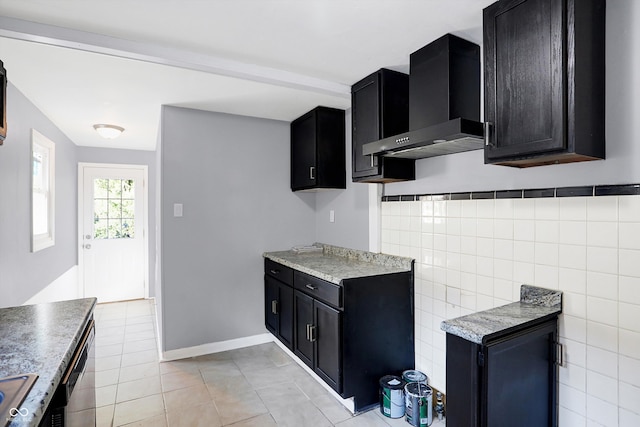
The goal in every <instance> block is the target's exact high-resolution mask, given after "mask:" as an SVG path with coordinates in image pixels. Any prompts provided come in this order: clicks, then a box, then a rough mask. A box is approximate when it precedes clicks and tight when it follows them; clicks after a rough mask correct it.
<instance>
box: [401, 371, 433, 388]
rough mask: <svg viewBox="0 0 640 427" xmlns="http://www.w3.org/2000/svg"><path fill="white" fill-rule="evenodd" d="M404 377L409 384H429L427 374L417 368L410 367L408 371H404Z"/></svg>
mask: <svg viewBox="0 0 640 427" xmlns="http://www.w3.org/2000/svg"><path fill="white" fill-rule="evenodd" d="M402 379H403V380H404V382H406V383H407V384H409V383H420V384H424V385H428V384H429V378H428V377H427V375H426V374H423V373H422V372H420V371H416V370H413V369H410V370H408V371H404V372H403V373H402Z"/></svg>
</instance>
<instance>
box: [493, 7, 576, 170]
mask: <svg viewBox="0 0 640 427" xmlns="http://www.w3.org/2000/svg"><path fill="white" fill-rule="evenodd" d="M564 3H565V2H564V1H559V0H524V1H523V0H502V1H499V2H497V3H494V4H493V5H491V6H489V7H488V8H486V9H485V10H484V50H485V75H484V78H485V91H484V93H485V108H484V112H485V120H486V121H487V122H489V123H490V128H489V141H488V145H487V146H486V147H485V161H486V162H487V163H490V162H491V161H495V160H499V159H501V158H508V157H514V156H523V155H529V154H537V153H545V152H550V151H558V150H563V149H565V148H566V136H565V131H564V118H565V106H564V99H565V94H566V85H565V81H564V79H565V73H564V68H563V62H564V60H563V58H564V57H565V50H564V49H565V48H564V40H563V39H564V36H563V28H564V25H563V5H564Z"/></svg>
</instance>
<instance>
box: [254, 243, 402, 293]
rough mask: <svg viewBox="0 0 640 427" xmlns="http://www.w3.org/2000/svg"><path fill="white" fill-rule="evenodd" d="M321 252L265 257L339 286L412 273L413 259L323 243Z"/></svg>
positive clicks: (318, 244)
mask: <svg viewBox="0 0 640 427" xmlns="http://www.w3.org/2000/svg"><path fill="white" fill-rule="evenodd" d="M314 245H315V246H319V247H322V248H323V250H322V251H321V252H320V251H319V252H307V253H296V252H293V251H281V252H266V253H264V257H265V258H268V259H270V260H272V261H275V262H277V263H280V264H282V265H285V266H287V267H291V268H293V269H294V270H298V271H301V272H303V273H307V274H309V275H311V276H314V277H318V278H320V279H323V280H326V281H328V282H331V283H335V284H336V285H339V284H341V282H342V280H344V279H354V278H358V277H368V276H379V275H383V274H391V273H401V272H407V271H412V268H413V259H411V258H406V257H399V256H394V255H386V254H377V253H373V252H366V251H360V250H356V249H347V248H341V247H339V246H331V245H326V244H321V243H315V244H314Z"/></svg>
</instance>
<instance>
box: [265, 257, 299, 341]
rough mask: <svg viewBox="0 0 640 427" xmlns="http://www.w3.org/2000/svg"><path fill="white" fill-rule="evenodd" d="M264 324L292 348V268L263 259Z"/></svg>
mask: <svg viewBox="0 0 640 427" xmlns="http://www.w3.org/2000/svg"><path fill="white" fill-rule="evenodd" d="M264 273H265V274H264V295H265V298H264V303H265V307H264V315H265V326H266V327H267V329H268V330H269V332H271V333H272V334H273V335H275V336H276V337H277V338H278V339H279V340H280V341H282V343H283V344H284V345H285V346H287V348H289V349H290V350H293V287H292V286H293V270H291V269H290V268H289V267H285V266H284V265H280V264H278V263H275V262H273V261H271V260H265V272H264Z"/></svg>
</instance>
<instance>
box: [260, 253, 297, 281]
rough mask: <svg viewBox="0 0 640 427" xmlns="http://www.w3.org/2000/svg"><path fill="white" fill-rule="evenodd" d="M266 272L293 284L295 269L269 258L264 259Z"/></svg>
mask: <svg viewBox="0 0 640 427" xmlns="http://www.w3.org/2000/svg"><path fill="white" fill-rule="evenodd" d="M264 274H266V275H268V276H271V277H273V278H275V279H278V280H279V281H281V282H283V283H286V284H287V285H289V286H293V270H292V269H290V268H289V267H285V266H284V265H282V264H278V263H277V262H275V261H271V260H270V259H268V258H265V260H264Z"/></svg>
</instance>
